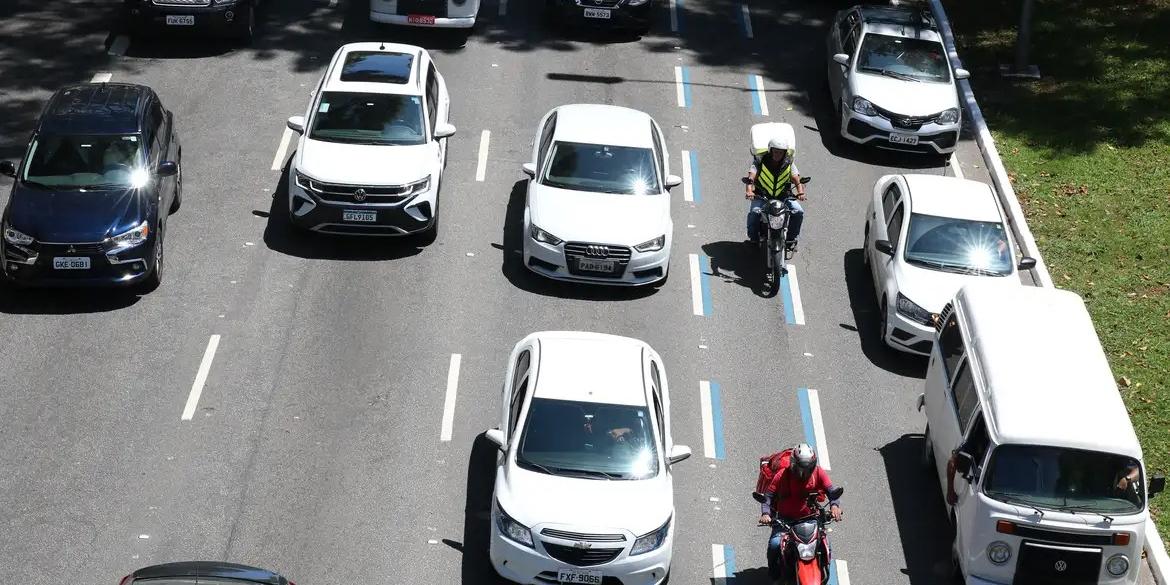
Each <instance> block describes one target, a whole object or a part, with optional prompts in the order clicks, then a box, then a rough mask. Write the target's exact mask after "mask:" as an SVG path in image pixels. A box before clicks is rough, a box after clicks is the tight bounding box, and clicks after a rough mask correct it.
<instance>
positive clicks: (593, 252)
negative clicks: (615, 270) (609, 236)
mask: <svg viewBox="0 0 1170 585" xmlns="http://www.w3.org/2000/svg"><path fill="white" fill-rule="evenodd" d="M585 254H586V255H588V256H593V257H594V258H605V257H606V256H609V246H598V245H594V244H590V245H588V246H585Z"/></svg>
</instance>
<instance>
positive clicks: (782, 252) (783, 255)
mask: <svg viewBox="0 0 1170 585" xmlns="http://www.w3.org/2000/svg"><path fill="white" fill-rule="evenodd" d="M811 180H812V177H801V178H800V183H801V184H802V185H803V184H807V183H808V182H809V181H811ZM742 181H743V183H744V184H745V185H749V184H751V180H749V179H748V178H747V177H744V178H743V179H742ZM753 199H759V200H762V201H765V203H764V206H763V207H761V208H760V209H759V210H758V211H757V214H758V215H759V218H760V219H759V221H760V231H759V233H760V234H761V236H762V237H760V238H759V240H757V241H758V242H759V246H760V250H761V251H762V252H763V253H764V295H765V296H772V295H774V294H775V293H776V290H777V289H778V288H779V282H780V277H781V276H784V275H785V274H788V261H789V260H791V259H792V255H793V254H794V253H795V250H789V249H788V247H787V246H785V245H784V244H785V242H787V241H788V221H789V219H790V218H791V216H792V212H791V210H790V209H789V208H788V204H787V201H788V200H791V199H796V195H795V193H794V192H793V189H792V186H791V185H789V186H788V189H787V190H786V191H785V192H784V195H783V196H782V197H779V198H775V199H769V198H766V197H761V196H759V195H756V196H755V197H753Z"/></svg>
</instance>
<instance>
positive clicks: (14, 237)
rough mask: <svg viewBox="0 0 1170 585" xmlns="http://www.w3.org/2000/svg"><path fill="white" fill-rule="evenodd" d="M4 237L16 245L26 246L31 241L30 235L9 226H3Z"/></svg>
mask: <svg viewBox="0 0 1170 585" xmlns="http://www.w3.org/2000/svg"><path fill="white" fill-rule="evenodd" d="M4 239H5V240H7V241H8V243H9V244H13V245H16V246H27V245H29V244H31V243H33V237H32V236H30V235H28V234H25V233H23V232H21V231H19V230H17V229H15V228H13V227H11V226H4Z"/></svg>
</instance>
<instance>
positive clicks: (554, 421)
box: [516, 398, 658, 479]
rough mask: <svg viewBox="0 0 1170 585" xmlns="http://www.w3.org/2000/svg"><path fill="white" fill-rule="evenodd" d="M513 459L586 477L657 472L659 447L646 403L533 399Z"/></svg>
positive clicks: (628, 476) (630, 476)
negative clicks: (625, 403) (632, 404)
mask: <svg viewBox="0 0 1170 585" xmlns="http://www.w3.org/2000/svg"><path fill="white" fill-rule="evenodd" d="M516 463H517V464H518V465H520V466H522V467H525V468H527V469H531V470H534V471H540V472H543V473H550V474H553V475H564V476H574V477H587V478H591V479H646V478H650V477H654V476H655V475H657V474H658V449H657V448H656V446H655V442H654V432H653V430H652V429H651V424H650V414H649V411H648V410H647V409H646V407H640V406H626V405H619V404H599V403H595V402H575V401H570V400H553V399H549V398H533V399H532V405H531V406H529V410H528V420H527V421H526V422H525V424H524V434H523V436H522V437H521V441H520V450H519V452H518V453H517V454H516Z"/></svg>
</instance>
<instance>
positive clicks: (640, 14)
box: [548, 0, 653, 29]
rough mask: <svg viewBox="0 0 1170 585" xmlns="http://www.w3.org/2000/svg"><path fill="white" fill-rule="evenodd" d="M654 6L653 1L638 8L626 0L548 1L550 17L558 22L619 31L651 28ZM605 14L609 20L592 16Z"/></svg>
mask: <svg viewBox="0 0 1170 585" xmlns="http://www.w3.org/2000/svg"><path fill="white" fill-rule="evenodd" d="M652 4H653V1H652V0H651V1H648V2H646V3H645V4H641V5H638V6H630V5H629V4H627V3H626V0H618V1H617V2H614V1H613V0H596V1H595V0H548V8H549V10H550V11H551V14H550V15H549V16H550V17H551V18H553V19H556V20H557V21H558V22H572V23H573V24H575V25H578V26H582V25H583V26H592V27H602V28H618V29H646V28H649V27H650V17H651V5H652ZM586 10H588V11H589V12H588V13H587V12H586ZM597 11H602V12H597ZM603 13H604V14H606V15H607V16H608V18H598V17H596V16H592V15H597V14H603ZM587 14H589V15H590V16H587Z"/></svg>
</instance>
